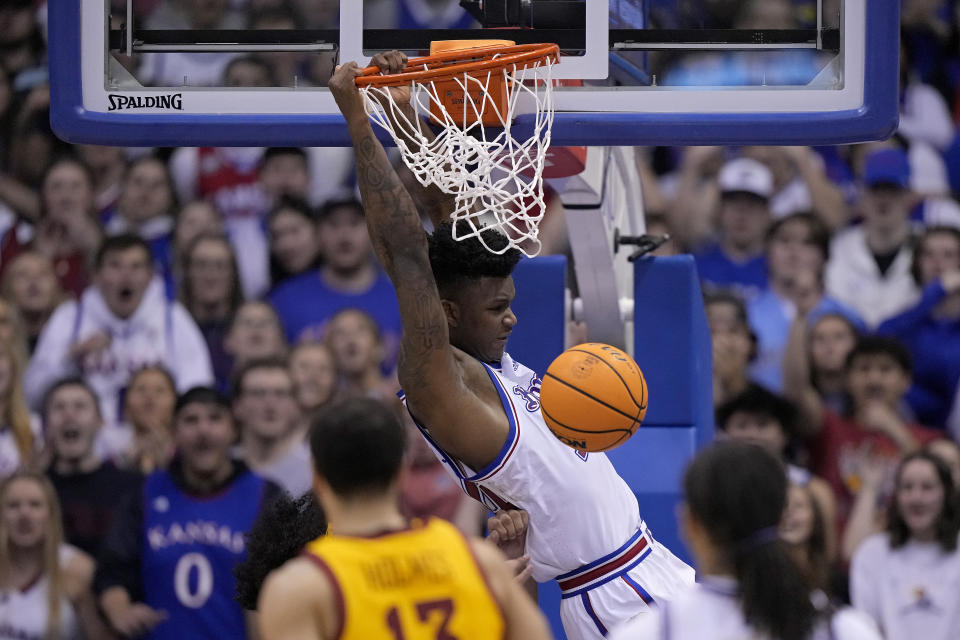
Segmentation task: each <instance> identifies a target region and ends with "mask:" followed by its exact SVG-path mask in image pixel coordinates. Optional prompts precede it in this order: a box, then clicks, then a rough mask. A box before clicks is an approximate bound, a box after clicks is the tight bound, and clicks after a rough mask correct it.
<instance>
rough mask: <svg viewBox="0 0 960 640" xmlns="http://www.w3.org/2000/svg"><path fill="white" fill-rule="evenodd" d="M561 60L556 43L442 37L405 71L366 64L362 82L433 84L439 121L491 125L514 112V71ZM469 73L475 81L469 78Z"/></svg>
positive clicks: (373, 84)
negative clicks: (382, 69) (387, 71)
mask: <svg viewBox="0 0 960 640" xmlns="http://www.w3.org/2000/svg"><path fill="white" fill-rule="evenodd" d="M559 60H560V49H559V47H558V46H557V45H555V44H520V45H517V44H513V43H512V42H510V41H506V40H500V41H497V40H487V41H483V40H477V41H469V40H464V41H450V40H448V41H442V42H434V43H431V54H430V55H429V56H425V57H422V58H413V59H411V60H408V61H407V64H406V66H405V67H404V69H403V71H401V72H400V73H394V74H390V75H380V68H379V67H376V66H373V67H367V68H365V69H363V71H362V72H361V75H360V76H358V77H357V79H356V83H357V86H358V87H395V86H403V85H408V84H411V83H417V84H423V85H427V84H430V85H432V86H433V87H434V90H435V92H436V97H435V100H433V101H431V109H430V111H431V115H432V116H433V120H434V122H436V123H437V124H443V123H444V122H445V121H446V119H445V117H444V116H445V115H446V116H448V117H449V118H450V119H451V120H452V121H453V122H457V123H462V124H463V126H467V125H469V124H471V121H476V120H479V121H480V122H481V123H482V124H484V125H487V126H500V127H502V126H504V125H505V124H506V122H505V121H504V118H505V117H506V114H507V113H508V109H507V102H508V100H509V99H510V96H509V93H508V92H509V80H510V77H511V76H512V74H513V73H514V72H516V71H517V70H521V69H526V68H528V67H529V68H535V67H538V66H541V65H543V64H547V63H556V62H558V61H559ZM467 77H469V78H471V79H472V80H473V82H466V78H467Z"/></svg>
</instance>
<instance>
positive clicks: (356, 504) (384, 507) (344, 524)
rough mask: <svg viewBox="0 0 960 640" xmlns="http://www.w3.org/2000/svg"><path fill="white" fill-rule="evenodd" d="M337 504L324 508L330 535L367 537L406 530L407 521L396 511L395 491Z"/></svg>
mask: <svg viewBox="0 0 960 640" xmlns="http://www.w3.org/2000/svg"><path fill="white" fill-rule="evenodd" d="M337 502H338V504H336V505H333V504H331V505H329V506H327V505H324V506H325V508H327V510H328V516H329V518H330V532H331V533H333V534H335V535H340V536H354V537H366V536H375V535H379V534H382V533H386V532H389V531H401V530H403V529H406V528H407V525H408V523H407V519H406V518H404V517H403V515H402V514H401V513H400V510H399V509H398V508H397V495H396V493H395V492H393V491H391V492H388V493H387V494H383V495H379V496H376V497H363V498H354V499H351V500H344V501H339V500H338V501H337Z"/></svg>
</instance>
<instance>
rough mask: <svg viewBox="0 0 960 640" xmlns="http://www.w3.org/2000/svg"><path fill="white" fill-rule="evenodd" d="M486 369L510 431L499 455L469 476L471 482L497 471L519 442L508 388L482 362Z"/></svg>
mask: <svg viewBox="0 0 960 640" xmlns="http://www.w3.org/2000/svg"><path fill="white" fill-rule="evenodd" d="M481 364H482V365H483V367H484V369H486V371H487V375H488V376H490V380H492V381H493V386H495V387H496V388H497V393H498V394H499V395H500V404H502V405H503V412H504V413H506V414H507V420H509V421H510V432H509V433H508V434H507V441H506V442H504V443H503V447H501V448H500V453H498V454H497V457H496V458H494V459H493V461H492V462H491V463H490V464H488V465H487V466H485V467H484V468H483V469H481V470H480V471H478V472H476V473H475V474H474V475H472V476H471V477H469V478H465V480H469V481H470V482H477V481H478V480H484V479H485V478H486V476H489V475H491V474H492V473H493V472H494V471H496V469H497V467H499V466H500V465H501V464H503V462H504V461H505V460H506V459H507V457H509V455H510V452H511V451H513V449H514V447H516V444H517V438H518V436H519V432H518V430H517V416H516V414H515V413H514V411H513V404H512V403H511V402H510V397H509V396H508V395H507V392H506V390H505V389H504V388H503V385H502V384H500V380H499V379H498V378H497V375H496V374H495V373H494V372H493V368H492V367H491V366H490V365H488V364H487V363H485V362H481Z"/></svg>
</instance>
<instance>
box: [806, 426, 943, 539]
mask: <svg viewBox="0 0 960 640" xmlns="http://www.w3.org/2000/svg"><path fill="white" fill-rule="evenodd" d="M907 429H909V431H910V433H911V434H912V435H913V437H914V438H916V439H917V441H918V442H919V443H920V444H921V445H923V444H926V443H927V442H929V441H930V440H933V439H935V438H937V437H938V435H940V434H939V433H938V432H937V431H934V430H933V429H928V428H926V427H922V426H920V425H916V424H908V425H907ZM811 454H812V455H813V470H814V472H815V473H816V474H817V475H819V476H820V477H822V478H823V479H824V480H826V481H827V482H828V483H829V484H830V487H831V488H832V489H833V493H834V495H835V496H836V498H837V516H838V517H837V524H838V525H839V526H840V528H841V530H842V529H843V527H844V526H845V525H846V521H847V517H848V516H849V514H850V509H851V508H852V507H853V499H854V497H855V496H856V494H857V491H859V490H860V483H861V480H860V477H859V475H858V467H859V465H860V460H861V459H862V458H863V457H864V456H865V455H868V454H871V455H873V456H875V457H879V458H881V459H884V460H886V461H887V462H888V470H887V477H886V481H885V483H884V495H885V496H889V495H891V494H892V492H893V474H894V471H895V469H896V466H897V464H898V463H899V462H900V458H901V457H902V454H901V452H900V448H899V447H898V446H897V445H896V443H895V442H894V441H893V440H892V439H891V438H890V437H889V436H888V435H886V434H885V433H881V432H879V431H872V430H870V429H867V428H866V427H864V426H862V425H861V424H860V423H858V422H857V421H855V420H853V419H851V418H844V417H840V416H838V415H837V414H835V413H833V412H832V411H830V410H826V411H825V412H824V415H823V427H822V430H821V431H820V435H819V436H817V438H816V439H815V440H814V442H813V446H812V447H811Z"/></svg>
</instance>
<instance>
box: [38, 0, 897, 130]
mask: <svg viewBox="0 0 960 640" xmlns="http://www.w3.org/2000/svg"><path fill="white" fill-rule="evenodd" d="M48 5H49V9H48V16H49V59H50V65H49V66H50V122H51V126H52V128H53V131H54V132H55V133H56V134H57V135H58V136H59V137H61V138H62V139H64V140H66V141H68V142H73V143H80V142H85V143H92V144H109V145H119V146H182V145H194V146H206V145H209V146H350V144H351V142H350V137H349V135H348V134H347V131H346V126H345V124H344V120H343V118H342V116H340V115H339V114H322V113H320V114H283V115H281V114H270V115H268V114H256V115H238V114H202V115H201V114H182V113H180V114H149V115H147V114H141V115H137V114H118V113H102V112H94V111H88V110H87V109H85V108H84V102H83V91H82V86H81V74H80V72H79V65H80V60H81V56H80V29H79V28H78V25H79V24H80V2H77V0H49V2H48ZM898 39H899V6H898V3H895V2H892V1H888V2H880V1H879V0H878V1H877V2H875V3H871V6H869V7H868V8H867V20H866V51H867V56H866V65H865V79H864V84H865V89H864V97H863V104H862V105H861V106H860V107H859V108H856V109H846V110H839V111H831V112H812V113H746V114H722V113H705V114H699V113H686V114H677V113H644V114H640V113H603V112H587V113H569V112H567V113H557V114H556V118H555V120H554V125H553V133H552V144H554V145H561V146H562V145H589V146H599V145H634V144H645V145H652V144H667V145H702V144H801V145H827V144H842V143H849V142H859V141H864V140H877V139H881V138H886V137H888V136H889V135H890V134H892V133H893V131H894V130H895V129H896V126H897V122H898V116H897V108H898V97H899V96H898V82H899V78H898V71H897V70H898V59H899V50H898V48H897V47H896V43H897V42H898V41H899V40H898ZM678 90H682V89H678ZM636 93H637V102H638V104H641V103H642V101H643V99H644V93H643V91H637V92H636ZM750 99H751V91H749V90H745V91H744V96H743V100H744V101H749V100H750ZM533 123H534V116H533V115H524V116H520V117H519V118H517V120H516V122H515V124H514V131H515V134H514V135H515V136H517V137H523V136H524V135H529V132H532V131H533V127H534V124H533ZM524 132H527V133H526V134H524ZM378 136H380V137H381V140H384V141H386V140H387V136H386V135H385V134H383V133H382V132H380V131H378Z"/></svg>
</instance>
